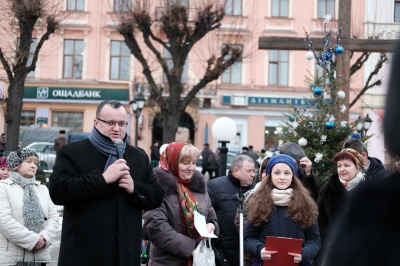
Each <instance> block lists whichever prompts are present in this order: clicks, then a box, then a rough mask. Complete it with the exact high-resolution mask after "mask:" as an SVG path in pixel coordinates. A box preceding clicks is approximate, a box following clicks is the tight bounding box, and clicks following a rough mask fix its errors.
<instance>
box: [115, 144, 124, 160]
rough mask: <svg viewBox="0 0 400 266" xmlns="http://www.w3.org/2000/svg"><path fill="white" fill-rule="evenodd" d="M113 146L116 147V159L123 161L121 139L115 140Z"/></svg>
mask: <svg viewBox="0 0 400 266" xmlns="http://www.w3.org/2000/svg"><path fill="white" fill-rule="evenodd" d="M115 146H117V154H118V159H124V142H123V141H122V139H116V140H115Z"/></svg>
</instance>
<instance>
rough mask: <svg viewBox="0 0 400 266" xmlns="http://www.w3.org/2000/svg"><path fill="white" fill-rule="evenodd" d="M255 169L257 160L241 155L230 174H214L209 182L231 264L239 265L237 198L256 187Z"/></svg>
mask: <svg viewBox="0 0 400 266" xmlns="http://www.w3.org/2000/svg"><path fill="white" fill-rule="evenodd" d="M254 170H255V168H254V160H253V159H252V158H251V157H249V156H247V155H238V156H236V157H235V158H234V159H233V161H232V164H231V168H230V171H229V173H228V175H227V176H221V177H218V178H214V179H213V180H210V181H208V183H207V190H208V195H209V196H210V199H211V204H212V206H213V207H214V209H215V212H216V213H217V217H218V225H219V228H220V235H219V239H218V240H219V241H222V248H223V252H224V254H225V258H226V259H227V260H228V262H229V265H231V266H236V265H240V263H239V258H240V256H239V247H240V246H239V233H238V230H237V229H236V226H235V216H236V210H237V208H238V207H239V200H238V199H239V198H242V195H243V194H244V193H245V192H246V191H248V190H249V189H252V188H253V187H254V185H253V179H254ZM220 248H221V246H220Z"/></svg>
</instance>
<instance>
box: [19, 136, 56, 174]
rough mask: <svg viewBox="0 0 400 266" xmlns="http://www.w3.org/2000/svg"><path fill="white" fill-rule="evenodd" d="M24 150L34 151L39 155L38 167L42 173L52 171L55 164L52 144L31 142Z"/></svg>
mask: <svg viewBox="0 0 400 266" xmlns="http://www.w3.org/2000/svg"><path fill="white" fill-rule="evenodd" d="M26 148H32V149H35V150H36V152H37V153H38V155H39V160H40V161H39V167H40V168H41V169H42V170H43V171H48V170H53V166H54V163H55V162H56V151H55V150H54V143H53V142H32V143H31V144H29V145H28V146H26Z"/></svg>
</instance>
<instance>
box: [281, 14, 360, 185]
mask: <svg viewBox="0 0 400 266" xmlns="http://www.w3.org/2000/svg"><path fill="white" fill-rule="evenodd" d="M329 21H330V16H326V17H325V19H324V36H323V37H322V42H323V49H322V51H316V50H315V49H314V46H313V41H312V40H311V38H310V36H309V35H308V33H307V32H306V36H307V37H306V39H305V41H307V42H308V44H309V47H310V50H309V51H308V52H307V53H306V58H307V59H309V60H313V59H315V61H316V68H317V70H318V74H317V75H315V76H313V75H309V76H308V77H306V80H305V82H306V84H307V85H308V86H309V87H310V91H311V95H310V97H308V98H306V101H307V105H306V106H301V107H300V106H293V111H291V112H289V113H288V114H287V115H286V116H287V117H288V121H285V122H283V124H281V127H278V133H279V143H280V145H281V144H283V143H285V142H287V141H291V142H295V143H298V144H299V145H300V146H302V148H303V149H304V152H305V153H306V155H307V157H308V158H310V160H311V161H312V162H313V170H314V172H315V174H316V176H317V178H318V179H319V180H320V182H321V183H325V180H326V179H327V178H328V177H329V176H330V175H331V174H332V173H335V172H336V163H335V162H334V161H333V157H334V155H335V154H336V153H337V152H339V151H340V150H341V149H342V146H343V143H344V142H345V141H346V140H347V139H348V138H349V136H350V135H351V133H352V132H353V131H354V128H355V124H354V123H348V121H347V120H345V119H344V118H343V117H344V116H343V115H342V114H343V113H344V112H345V111H346V104H345V102H344V101H345V96H346V95H345V92H343V91H342V90H341V89H340V88H341V86H342V85H343V84H344V82H348V81H346V80H343V79H341V78H340V77H336V60H335V59H336V57H337V56H340V55H341V54H342V53H343V52H344V48H343V47H342V46H340V45H339V42H340V34H341V30H340V29H339V31H338V32H337V33H336V44H335V46H334V48H332V47H331V41H330V40H331V35H332V32H331V31H330V30H328V27H327V26H328V24H329Z"/></svg>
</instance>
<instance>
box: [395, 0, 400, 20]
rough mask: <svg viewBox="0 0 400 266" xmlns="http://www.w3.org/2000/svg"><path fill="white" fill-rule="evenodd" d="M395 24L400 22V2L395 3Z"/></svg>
mask: <svg viewBox="0 0 400 266" xmlns="http://www.w3.org/2000/svg"><path fill="white" fill-rule="evenodd" d="M394 22H400V0H396V1H394Z"/></svg>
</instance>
